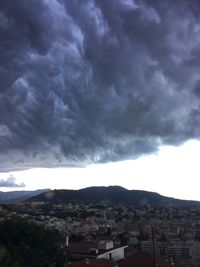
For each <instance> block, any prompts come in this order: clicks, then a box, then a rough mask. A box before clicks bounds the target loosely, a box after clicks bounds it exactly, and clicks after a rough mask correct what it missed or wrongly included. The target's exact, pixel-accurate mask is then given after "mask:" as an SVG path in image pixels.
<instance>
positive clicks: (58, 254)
mask: <svg viewBox="0 0 200 267" xmlns="http://www.w3.org/2000/svg"><path fill="white" fill-rule="evenodd" d="M64 262H65V255H64V252H63V251H62V250H61V248H60V247H59V246H58V240H57V237H56V235H55V233H54V232H53V231H50V230H47V229H45V228H44V227H43V226H39V225H37V224H35V223H30V222H28V221H26V220H24V219H22V218H20V217H14V218H12V219H6V220H4V221H2V222H1V223H0V266H1V267H10V266H12V267H26V266H27V267H28V266H29V267H63V265H64Z"/></svg>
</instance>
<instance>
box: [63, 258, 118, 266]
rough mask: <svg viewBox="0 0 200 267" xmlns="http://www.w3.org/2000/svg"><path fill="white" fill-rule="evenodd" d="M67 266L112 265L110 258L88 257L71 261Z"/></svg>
mask: <svg viewBox="0 0 200 267" xmlns="http://www.w3.org/2000/svg"><path fill="white" fill-rule="evenodd" d="M68 266H69V267H113V264H112V262H111V261H110V260H106V259H88V260H84V261H78V262H73V263H71V264H69V265H68Z"/></svg>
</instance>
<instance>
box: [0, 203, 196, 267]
mask: <svg viewBox="0 0 200 267" xmlns="http://www.w3.org/2000/svg"><path fill="white" fill-rule="evenodd" d="M16 215H18V216H20V217H22V218H26V219H27V220H28V221H32V222H35V223H37V224H40V225H44V226H45V227H46V228H49V229H52V230H55V231H56V232H57V235H58V236H59V239H60V245H61V246H62V248H63V249H64V250H65V251H66V253H67V263H68V264H69V265H70V266H72V267H73V266H79V265H76V261H77V260H83V261H84V263H85V264H87V266H88V264H89V262H91V263H92V264H93V266H95V264H94V262H93V261H94V260H99V261H102V265H100V266H107V265H105V262H104V260H103V259H105V260H108V261H112V262H114V263H113V264H115V265H111V266H129V265H123V261H124V262H126V259H129V258H130V257H133V256H134V255H137V253H144V255H153V256H152V257H154V261H156V260H157V259H158V260H159V257H161V258H163V259H165V261H166V262H168V264H169V265H167V266H172V265H173V266H174V265H175V264H177V266H185V267H199V266H200V207H194V208H191V207H188V208H187V207H173V206H172V207H166V206H153V205H149V204H146V205H141V206H139V205H138V206H130V205H122V204H113V203H111V202H109V201H101V202H99V203H96V204H88V203H78V202H76V203H74V202H71V203H66V204H63V203H49V202H44V201H31V202H30V201H25V202H19V203H15V204H1V206H0V216H1V220H4V219H5V218H11V217H13V216H16ZM145 253H149V254H145ZM73 264H74V265H73ZM103 264H104V265H103ZM116 264H118V265H116ZM120 264H121V265H120ZM80 266H82V265H80ZM83 266H84V265H83ZM89 266H90V265H89ZM91 266H92V265H91ZM98 266H99V265H98ZM108 266H110V265H108ZM130 266H135V265H130ZM149 266H150V265H149ZM152 266H153V265H152ZM155 266H165V265H162V264H160V265H155ZM175 266H176V265H175Z"/></svg>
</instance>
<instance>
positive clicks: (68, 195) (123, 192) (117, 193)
mask: <svg viewBox="0 0 200 267" xmlns="http://www.w3.org/2000/svg"><path fill="white" fill-rule="evenodd" d="M28 201H45V202H51V203H68V202H84V203H98V202H101V201H110V202H112V203H115V204H117V203H118V204H120V203H121V204H126V205H144V204H151V205H172V206H196V205H199V204H200V203H199V202H196V201H186V200H179V199H174V198H169V197H164V196H162V195H159V194H157V193H154V192H147V191H141V190H127V189H125V188H123V187H120V186H109V187H88V188H84V189H80V190H53V191H50V192H46V193H42V194H39V195H37V196H35V197H32V198H30V199H29V200H28Z"/></svg>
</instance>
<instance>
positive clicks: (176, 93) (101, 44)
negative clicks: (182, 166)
mask: <svg viewBox="0 0 200 267" xmlns="http://www.w3.org/2000/svg"><path fill="white" fill-rule="evenodd" d="M199 18H200V5H199V1H197V0H176V1H172V0H165V1H160V0H134V1H133V0H73V1H68V0H29V1H26V0H18V1H13V0H1V1H0V40H1V42H0V171H4V170H16V169H19V168H22V169H23V168H30V167H36V166H37V167H56V166H69V165H73V166H80V165H87V164H89V163H92V162H109V161H119V160H125V159H131V158H136V157H139V156H141V155H143V154H146V153H152V152H154V151H156V150H157V149H158V147H159V146H160V145H165V144H172V145H177V144H181V143H182V142H184V141H186V140H189V139H193V138H194V139H199V136H200V76H199V73H200V19H199Z"/></svg>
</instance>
